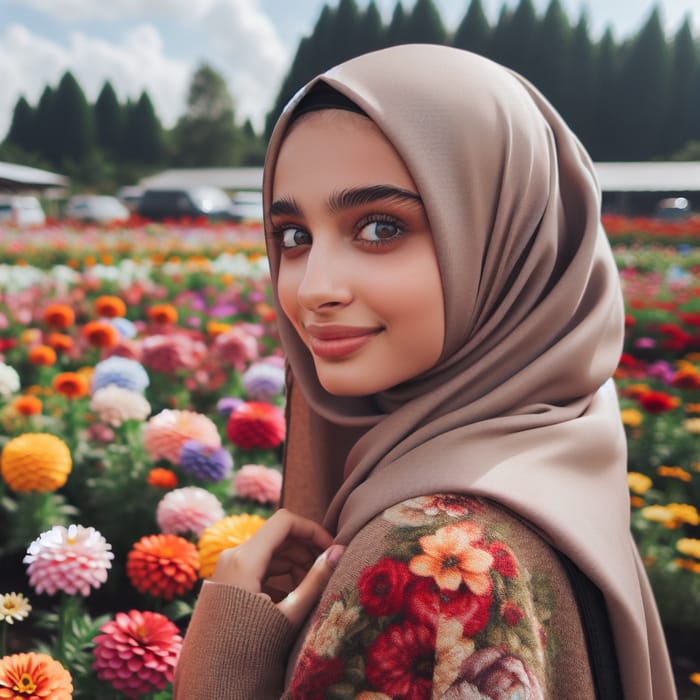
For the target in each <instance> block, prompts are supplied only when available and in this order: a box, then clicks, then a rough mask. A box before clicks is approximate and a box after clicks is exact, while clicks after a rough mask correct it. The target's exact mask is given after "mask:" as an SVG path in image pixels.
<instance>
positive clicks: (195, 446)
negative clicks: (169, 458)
mask: <svg viewBox="0 0 700 700" xmlns="http://www.w3.org/2000/svg"><path fill="white" fill-rule="evenodd" d="M179 460H180V461H179V464H180V467H182V471H184V472H187V473H188V474H192V475H193V476H196V477H198V478H199V479H207V480H209V481H221V480H222V479H224V478H226V477H227V476H228V475H229V474H230V473H231V469H233V457H232V456H231V454H230V453H229V451H228V450H227V449H225V448H223V447H210V446H209V445H205V444H204V443H201V442H200V441H199V440H188V441H187V442H185V443H184V444H183V445H182V449H181V450H180V458H179Z"/></svg>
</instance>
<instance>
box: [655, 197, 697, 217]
mask: <svg viewBox="0 0 700 700" xmlns="http://www.w3.org/2000/svg"><path fill="white" fill-rule="evenodd" d="M692 213H693V212H692V210H691V208H690V202H689V201H688V200H687V199H686V198H685V197H667V198H666V199H661V200H659V202H658V203H657V205H656V210H655V211H654V217H655V218H656V219H662V220H664V221H679V220H683V219H687V218H688V217H689V216H690V215H691V214H692Z"/></svg>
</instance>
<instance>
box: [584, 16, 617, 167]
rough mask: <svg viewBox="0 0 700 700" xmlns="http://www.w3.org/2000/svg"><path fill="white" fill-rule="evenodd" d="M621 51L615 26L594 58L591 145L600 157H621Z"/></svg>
mask: <svg viewBox="0 0 700 700" xmlns="http://www.w3.org/2000/svg"><path fill="white" fill-rule="evenodd" d="M619 52H620V49H619V48H618V47H616V45H615V39H614V38H613V34H612V29H611V28H610V27H607V28H606V30H605V32H604V33H603V36H602V37H601V39H600V42H599V43H598V46H597V50H596V52H595V53H596V55H595V59H594V69H593V74H594V76H595V77H594V85H595V89H594V99H593V115H592V119H593V124H592V133H593V136H592V140H591V143H590V144H587V145H588V147H589V149H590V152H591V155H592V156H593V158H594V159H597V160H608V161H609V160H616V159H617V158H618V157H619V152H618V147H617V134H618V133H619V131H620V129H621V128H622V118H623V116H624V115H623V114H622V113H621V112H620V110H619V106H618V102H619V98H618V94H617V93H618V84H619V80H620V78H619V72H620V70H619Z"/></svg>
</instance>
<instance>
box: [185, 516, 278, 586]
mask: <svg viewBox="0 0 700 700" xmlns="http://www.w3.org/2000/svg"><path fill="white" fill-rule="evenodd" d="M264 523H265V518H262V517H260V516H259V515H249V514H248V513H242V514H241V515H229V516H227V517H226V518H222V519H221V520H217V521H216V522H215V523H214V524H213V525H210V526H209V527H208V528H207V529H206V530H205V531H204V532H203V533H202V535H201V537H200V538H199V543H198V544H197V548H198V549H199V575H200V576H201V577H202V578H209V576H211V575H212V574H213V573H214V567H215V566H216V562H217V560H218V558H219V555H220V554H221V552H223V551H224V549H229V548H230V547H237V546H238V545H239V544H243V542H245V541H246V540H249V539H250V538H251V537H252V536H253V535H254V534H255V533H256V532H257V531H258V530H259V529H260V528H261V527H262V526H263V524H264Z"/></svg>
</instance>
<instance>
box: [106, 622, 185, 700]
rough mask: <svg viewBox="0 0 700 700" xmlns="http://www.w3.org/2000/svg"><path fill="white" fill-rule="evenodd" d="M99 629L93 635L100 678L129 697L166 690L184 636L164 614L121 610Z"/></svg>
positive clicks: (171, 677)
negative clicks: (97, 632) (124, 611)
mask: <svg viewBox="0 0 700 700" xmlns="http://www.w3.org/2000/svg"><path fill="white" fill-rule="evenodd" d="M100 632H101V634H98V635H97V636H96V637H95V638H94V639H93V641H94V643H95V648H94V650H93V654H94V656H95V662H94V663H93V665H92V667H93V668H94V669H95V671H96V672H97V677H98V678H99V679H100V680H103V681H107V682H108V683H110V684H111V685H112V687H113V688H114V689H115V690H118V691H120V692H122V693H124V695H126V696H127V697H128V698H138V697H140V696H141V695H148V694H149V693H152V692H153V691H154V690H163V689H164V688H165V687H166V686H167V685H168V683H170V681H172V679H173V674H174V671H175V664H176V663H177V658H178V656H179V654H180V649H181V647H182V637H181V636H180V634H179V631H178V629H177V627H176V626H175V625H174V624H173V623H172V622H171V621H170V620H169V619H168V618H167V617H165V615H161V614H160V613H155V612H147V611H146V612H140V611H138V610H130V611H129V612H128V613H122V612H120V613H117V614H116V616H115V619H114V620H110V621H109V622H106V623H105V624H104V625H102V627H100Z"/></svg>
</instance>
